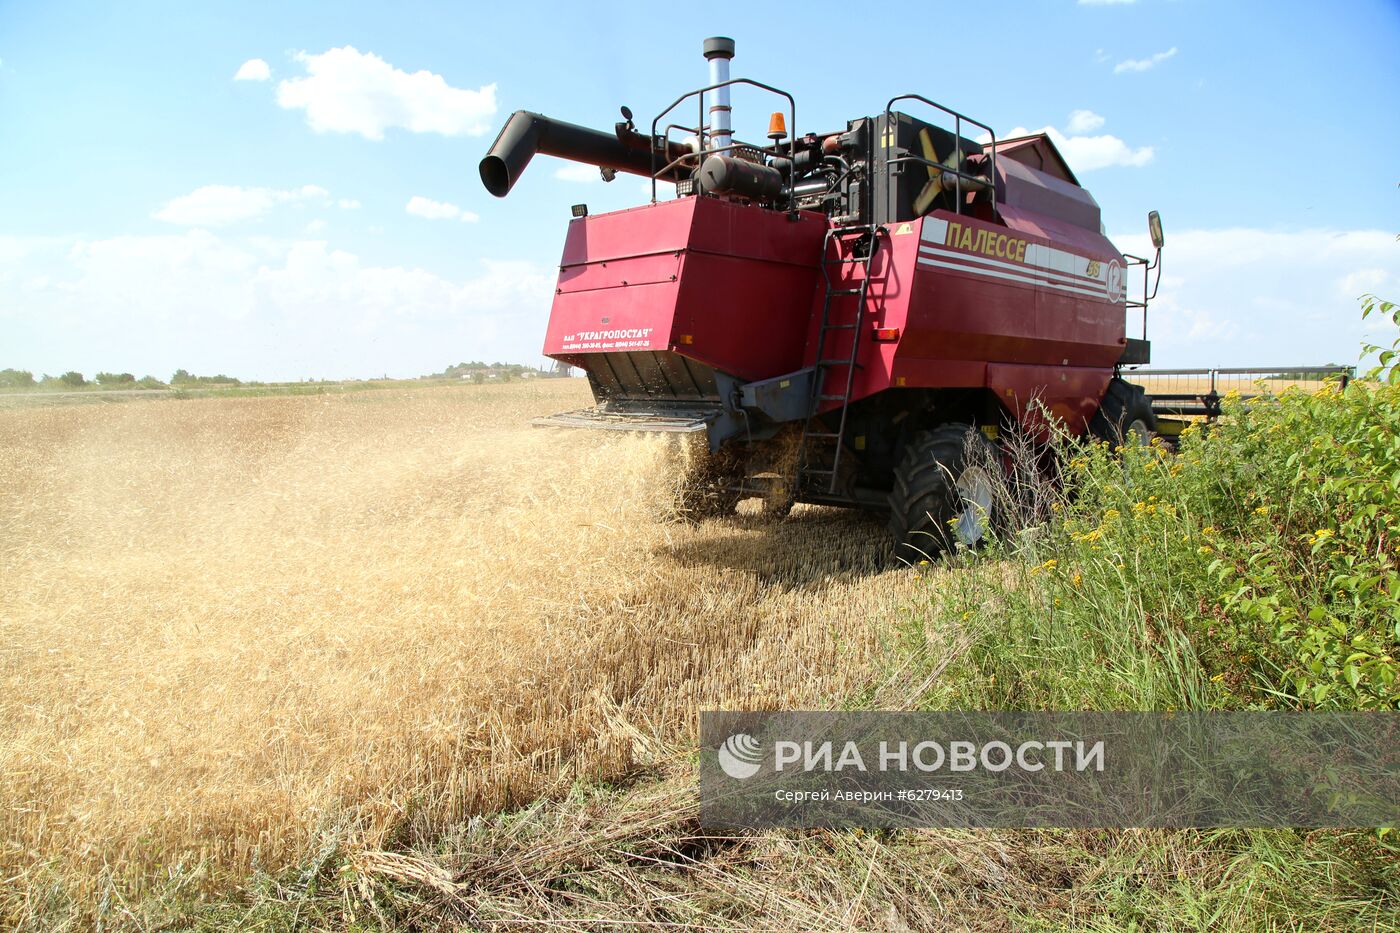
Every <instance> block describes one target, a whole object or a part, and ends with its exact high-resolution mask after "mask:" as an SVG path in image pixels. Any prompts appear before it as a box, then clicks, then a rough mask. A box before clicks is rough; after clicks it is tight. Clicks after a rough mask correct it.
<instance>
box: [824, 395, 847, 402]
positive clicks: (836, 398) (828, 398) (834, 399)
mask: <svg viewBox="0 0 1400 933" xmlns="http://www.w3.org/2000/svg"><path fill="white" fill-rule="evenodd" d="M846 398H847V396H844V395H818V396H817V400H818V401H821V402H844V401H845V400H846Z"/></svg>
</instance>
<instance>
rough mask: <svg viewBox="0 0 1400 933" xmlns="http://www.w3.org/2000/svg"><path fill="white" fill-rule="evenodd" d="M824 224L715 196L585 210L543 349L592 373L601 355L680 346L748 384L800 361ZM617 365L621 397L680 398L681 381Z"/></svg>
mask: <svg viewBox="0 0 1400 933" xmlns="http://www.w3.org/2000/svg"><path fill="white" fill-rule="evenodd" d="M825 231H826V218H825V217H823V216H821V215H819V214H813V213H801V214H799V215H798V216H797V217H796V219H790V218H789V217H788V216H787V215H785V214H782V213H777V212H774V211H770V210H764V209H762V208H760V207H756V206H750V205H743V204H736V203H733V202H729V201H720V200H717V199H714V198H684V199H680V200H675V201H668V202H664V203H659V204H654V205H647V206H645V207H637V208H631V209H628V210H623V211H615V212H612V213H609V214H600V215H598V216H596V217H582V218H577V219H575V220H573V221H571V222H570V224H569V232H568V236H567V238H566V240H565V244H564V255H563V259H562V261H561V263H560V272H559V283H558V287H557V289H556V291H555V296H554V304H553V307H552V309H551V311H550V320H549V330H548V332H547V334H546V336H545V344H544V352H545V354H546V355H548V356H551V357H554V358H556V359H562V360H564V361H565V362H568V363H571V364H574V365H577V366H581V367H583V368H584V369H586V370H588V371H589V372H590V373H592V372H595V371H596V370H598V369H600V368H602V369H604V370H606V369H607V368H608V361H607V360H599V359H597V358H596V355H597V354H608V355H613V354H617V353H628V354H631V355H633V356H634V357H635V355H636V354H638V353H675V354H679V355H681V356H684V357H685V358H686V359H687V360H689V361H691V362H692V363H694V364H699V365H700V366H702V367H708V368H710V369H714V370H717V371H719V372H722V373H726V374H728V375H730V376H733V377H735V378H737V379H740V380H743V381H746V382H747V381H750V380H755V379H762V378H765V377H768V376H776V375H779V374H780V373H784V372H788V371H790V370H794V369H797V368H799V367H800V366H801V365H802V354H803V350H804V340H805V334H806V329H807V324H808V321H809V319H810V314H811V310H810V304H811V296H812V292H813V290H814V288H815V285H816V280H817V277H818V272H817V262H818V256H819V254H820V252H821V239H822V235H823V234H824V233H825ZM662 368H663V369H664V368H671V367H669V366H664V367H662ZM613 370H614V371H611V372H605V375H604V381H605V383H607V384H608V385H609V386H610V388H611V389H612V390H613V391H614V392H615V393H620V394H623V395H627V396H636V397H645V396H651V395H660V396H664V395H666V394H675V392H673V391H672V389H673V387H672V386H671V384H670V383H671V382H672V380H669V379H668V380H660V381H658V380H656V379H654V378H653V379H648V378H645V377H646V376H647V375H648V374H646V373H643V372H641V371H640V370H637V368H636V367H634V366H630V365H624V366H622V367H613ZM634 370H637V371H636V375H637V376H642V377H643V378H634ZM687 381H689V377H685V378H684V379H682V380H681V382H680V384H679V386H680V387H684V386H685V384H686V382H687ZM679 390H680V388H679V387H677V391H679ZM701 394H707V393H703V392H702V393H701Z"/></svg>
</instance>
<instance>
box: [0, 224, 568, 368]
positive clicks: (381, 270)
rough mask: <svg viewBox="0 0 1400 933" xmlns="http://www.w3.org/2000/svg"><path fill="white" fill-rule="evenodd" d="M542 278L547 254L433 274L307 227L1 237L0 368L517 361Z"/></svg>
mask: <svg viewBox="0 0 1400 933" xmlns="http://www.w3.org/2000/svg"><path fill="white" fill-rule="evenodd" d="M7 273H20V274H15V275H7ZM553 286H554V275H553V270H552V268H551V267H549V266H546V265H536V264H534V263H530V262H509V261H495V260H489V259H483V260H480V261H479V262H478V261H473V262H471V263H470V264H469V265H468V266H467V267H465V268H464V269H463V270H461V271H460V272H459V273H458V274H456V275H443V274H438V273H435V272H430V271H428V270H425V269H421V268H411V267H404V266H396V265H376V264H374V263H373V262H368V261H365V260H364V259H362V258H361V257H360V256H357V255H355V254H353V253H350V252H347V251H344V250H340V249H335V248H334V247H332V246H331V245H330V244H328V243H326V242H325V241H323V240H320V239H313V238H307V239H300V240H294V241H282V240H274V239H270V238H261V237H228V236H221V235H218V234H215V233H211V232H209V231H207V230H199V229H196V230H188V231H184V232H181V233H178V234H169V235H161V236H121V237H113V238H110V239H103V240H73V239H71V238H52V237H51V238H38V237H34V238H3V237H0V322H3V328H4V330H5V332H6V334H7V337H9V338H11V339H8V340H7V342H6V343H7V346H6V350H7V352H8V353H9V354H10V356H11V358H12V359H13V360H14V361H15V362H13V363H10V362H7V363H6V365H18V366H23V367H24V368H26V369H34V370H35V371H47V372H62V371H64V370H67V369H74V368H76V369H79V370H80V371H83V372H89V373H90V372H92V371H95V370H98V369H111V368H113V367H119V368H120V369H121V370H130V371H132V372H139V373H145V372H151V373H154V374H156V375H165V374H168V373H169V372H171V371H173V370H174V369H175V368H177V367H184V368H186V369H190V370H192V371H194V372H227V373H230V374H232V375H239V376H242V377H244V378H264V379H281V378H288V379H297V378H302V377H313V378H321V377H327V378H333V377H347V376H366V375H378V374H380V373H384V372H386V371H387V372H389V373H391V374H395V375H403V376H411V375H417V374H419V373H424V372H432V371H435V370H438V369H441V368H442V366H443V365H444V364H443V361H442V359H441V356H442V354H443V352H444V351H445V350H447V349H449V348H453V347H455V348H458V349H460V351H461V352H458V349H451V350H450V352H451V354H452V355H453V356H454V357H456V356H461V357H463V358H465V359H471V358H474V357H480V358H486V359H514V360H521V361H529V360H534V359H536V358H537V356H538V351H539V335H540V334H541V333H543V331H544V326H545V320H546V318H547V316H548V313H549V306H550V299H551V296H552V294H553V290H554V289H553Z"/></svg>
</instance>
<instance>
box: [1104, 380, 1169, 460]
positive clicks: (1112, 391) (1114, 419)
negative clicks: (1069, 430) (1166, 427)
mask: <svg viewBox="0 0 1400 933" xmlns="http://www.w3.org/2000/svg"><path fill="white" fill-rule="evenodd" d="M1156 431H1157V416H1156V415H1154V414H1153V413H1152V401H1151V400H1150V399H1148V397H1147V393H1146V392H1145V391H1144V390H1143V388H1142V386H1137V385H1133V384H1132V383H1130V382H1124V381H1123V380H1122V379H1119V378H1118V377H1116V376H1115V377H1114V378H1113V380H1112V381H1111V382H1109V384H1108V391H1107V392H1105V393H1104V395H1103V401H1102V402H1101V403H1100V404H1099V410H1098V411H1097V412H1095V413H1094V417H1093V418H1092V419H1091V420H1090V421H1089V433H1091V434H1092V435H1093V436H1094V437H1096V438H1098V439H1099V440H1101V441H1106V442H1107V443H1108V444H1110V445H1112V446H1114V447H1137V446H1143V447H1145V446H1147V445H1148V444H1150V443H1152V436H1153V434H1155V433H1156Z"/></svg>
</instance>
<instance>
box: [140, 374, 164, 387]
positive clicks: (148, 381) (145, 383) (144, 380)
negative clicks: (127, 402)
mask: <svg viewBox="0 0 1400 933" xmlns="http://www.w3.org/2000/svg"><path fill="white" fill-rule="evenodd" d="M136 388H138V389H164V388H166V385H165V383H163V382H161V381H160V380H159V379H157V378H156V377H155V376H142V377H141V378H140V379H138V380H136Z"/></svg>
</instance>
